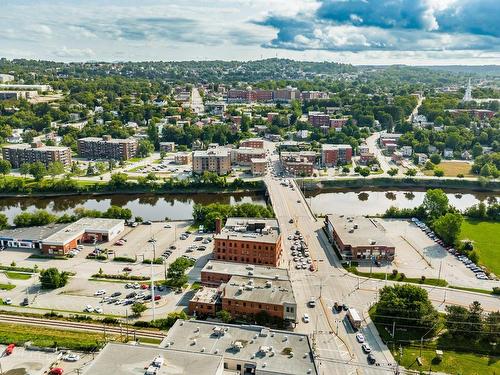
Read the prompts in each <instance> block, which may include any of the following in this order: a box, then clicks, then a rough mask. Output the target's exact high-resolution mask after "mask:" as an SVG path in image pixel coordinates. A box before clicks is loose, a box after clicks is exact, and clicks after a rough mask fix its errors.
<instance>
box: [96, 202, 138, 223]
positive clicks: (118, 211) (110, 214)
mask: <svg viewBox="0 0 500 375" xmlns="http://www.w3.org/2000/svg"><path fill="white" fill-rule="evenodd" d="M102 217H106V218H109V219H123V220H129V219H131V218H132V211H131V210H130V208H123V207H119V206H114V205H111V206H110V207H109V208H108V209H107V210H106V212H104V213H103V215H102Z"/></svg>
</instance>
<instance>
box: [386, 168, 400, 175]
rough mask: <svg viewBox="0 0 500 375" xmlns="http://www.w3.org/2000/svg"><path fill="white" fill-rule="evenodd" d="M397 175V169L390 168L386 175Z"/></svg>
mask: <svg viewBox="0 0 500 375" xmlns="http://www.w3.org/2000/svg"><path fill="white" fill-rule="evenodd" d="M398 173H399V169H398V168H391V169H389V170H388V171H387V174H388V175H389V176H395V175H397V174H398Z"/></svg>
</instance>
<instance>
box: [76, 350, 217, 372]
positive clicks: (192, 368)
mask: <svg viewBox="0 0 500 375" xmlns="http://www.w3.org/2000/svg"><path fill="white" fill-rule="evenodd" d="M158 356H162V357H163V359H164V363H163V366H161V367H160V368H159V370H158V371H157V372H156V374H157V375H167V374H168V375H174V374H179V375H181V374H207V375H218V374H221V373H222V367H223V363H222V355H220V354H219V355H216V354H212V353H210V354H208V353H207V354H205V353H189V352H186V351H179V350H176V349H165V348H159V347H151V346H143V345H127V344H118V343H108V344H107V345H106V346H105V347H104V349H103V350H102V351H101V353H100V354H99V355H98V356H97V358H96V359H95V360H94V361H93V362H92V364H91V365H90V366H88V367H87V369H86V370H85V371H84V373H83V374H84V375H85V374H87V375H90V374H91V375H110V374H120V375H144V373H145V369H146V368H148V367H149V366H150V365H151V363H152V362H153V360H154V359H155V358H156V357H158Z"/></svg>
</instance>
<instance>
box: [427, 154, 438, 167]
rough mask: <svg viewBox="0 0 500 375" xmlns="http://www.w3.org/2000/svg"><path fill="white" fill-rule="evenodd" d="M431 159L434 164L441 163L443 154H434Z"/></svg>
mask: <svg viewBox="0 0 500 375" xmlns="http://www.w3.org/2000/svg"><path fill="white" fill-rule="evenodd" d="M429 159H430V161H431V162H432V164H434V165H436V164H439V163H441V156H439V154H432V155H431V156H430V158H429Z"/></svg>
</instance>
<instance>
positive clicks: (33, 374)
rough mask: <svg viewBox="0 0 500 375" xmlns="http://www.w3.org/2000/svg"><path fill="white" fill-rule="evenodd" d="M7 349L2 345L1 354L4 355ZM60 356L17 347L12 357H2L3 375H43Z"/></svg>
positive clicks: (0, 347)
mask: <svg viewBox="0 0 500 375" xmlns="http://www.w3.org/2000/svg"><path fill="white" fill-rule="evenodd" d="M5 348H6V346H5V345H0V353H3V352H4V351H5ZM58 356H59V354H58V353H44V352H38V351H32V350H25V349H24V348H20V347H16V348H15V349H14V352H13V353H12V354H11V355H9V356H5V357H2V359H1V365H2V371H3V372H2V374H4V375H23V374H30V375H41V374H44V373H45V372H46V371H47V370H48V369H49V367H50V365H51V364H52V363H54V362H55V361H56V360H57V358H58Z"/></svg>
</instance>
